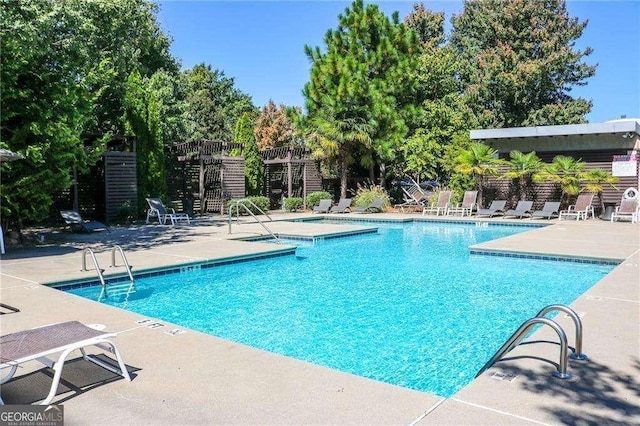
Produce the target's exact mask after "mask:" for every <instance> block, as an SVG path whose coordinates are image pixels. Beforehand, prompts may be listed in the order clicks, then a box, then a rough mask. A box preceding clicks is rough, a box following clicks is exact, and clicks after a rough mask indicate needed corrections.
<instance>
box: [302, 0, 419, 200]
mask: <svg viewBox="0 0 640 426" xmlns="http://www.w3.org/2000/svg"><path fill="white" fill-rule="evenodd" d="M338 20H339V23H338V27H337V29H335V30H329V31H327V33H326V35H325V38H324V43H325V50H321V49H320V48H319V47H315V48H312V47H310V46H305V52H306V54H307V56H308V58H309V60H310V61H311V78H310V81H309V82H308V83H307V84H306V85H305V87H304V90H303V94H304V96H305V98H306V107H307V112H308V114H309V117H310V120H308V123H315V124H316V125H318V124H320V123H319V122H320V121H323V120H324V121H326V122H327V126H324V127H325V128H331V127H333V128H335V129H337V128H342V129H343V131H344V132H345V134H351V135H356V134H359V135H360V136H359V137H357V138H351V137H349V138H339V139H336V140H335V141H334V142H335V143H336V144H339V145H344V146H342V147H341V148H340V149H337V150H333V151H331V150H330V152H329V153H333V154H332V155H337V156H339V158H338V162H339V163H341V164H345V165H347V166H348V163H349V159H353V158H359V159H360V161H361V164H362V165H364V166H366V167H369V168H370V175H372V174H373V166H374V163H376V162H378V164H380V165H382V166H383V165H384V163H385V162H386V161H388V160H390V159H392V158H393V157H394V155H395V148H396V147H397V145H398V144H399V143H401V141H402V139H403V137H404V136H405V135H406V133H407V126H406V123H405V121H404V117H403V115H404V113H405V111H406V110H407V109H409V108H410V107H411V106H412V105H414V104H413V103H414V99H415V96H416V90H415V85H414V84H413V82H412V81H411V80H410V79H409V78H408V77H407V75H408V71H409V70H410V69H412V67H413V65H414V63H415V61H416V60H417V55H411V53H412V52H414V53H415V52H416V51H417V50H418V49H419V41H418V39H417V37H416V34H415V32H414V31H410V30H409V29H408V28H407V27H406V26H405V25H404V24H402V23H400V22H399V19H398V14H397V13H395V14H394V15H393V16H392V18H391V20H389V18H387V17H386V16H385V15H384V14H383V13H382V12H380V10H379V9H378V7H377V6H375V5H372V4H368V5H366V6H365V5H364V3H363V2H362V0H356V1H355V2H353V4H352V5H351V6H350V7H349V8H347V9H346V10H345V12H344V13H343V14H341V15H339V17H338ZM351 125H352V126H353V127H351V128H345V126H351ZM320 127H322V126H320ZM363 129H367V132H368V136H367V137H362V136H365V135H362V131H363ZM325 130H326V129H325ZM333 133H334V132H325V137H329V134H333ZM329 145H330V144H329ZM329 145H326V146H329ZM381 168H382V167H381ZM343 180H344V181H343V182H342V185H341V186H342V187H346V175H343ZM343 195H344V194H343Z"/></svg>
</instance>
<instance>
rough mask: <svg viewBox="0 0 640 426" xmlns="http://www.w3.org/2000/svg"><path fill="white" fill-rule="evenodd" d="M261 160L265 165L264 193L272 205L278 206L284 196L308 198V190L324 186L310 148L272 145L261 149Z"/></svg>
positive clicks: (319, 188)
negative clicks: (266, 148) (275, 146)
mask: <svg viewBox="0 0 640 426" xmlns="http://www.w3.org/2000/svg"><path fill="white" fill-rule="evenodd" d="M262 162H263V164H264V166H265V167H264V173H265V176H264V193H265V195H266V196H267V197H268V198H269V200H270V201H271V204H272V208H277V207H279V203H280V202H281V201H282V198H284V197H286V198H288V197H301V198H302V199H303V200H305V201H304V202H306V198H307V193H309V192H313V191H321V190H322V177H321V175H320V170H319V168H318V165H317V163H316V162H315V161H314V160H312V159H311V158H310V151H309V150H308V149H307V148H304V147H292V146H281V147H277V148H272V149H269V150H267V151H264V152H263V153H262ZM285 172H286V173H285ZM285 187H286V192H285ZM305 208H306V205H305Z"/></svg>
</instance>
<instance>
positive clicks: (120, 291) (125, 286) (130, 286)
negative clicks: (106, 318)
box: [106, 281, 136, 297]
mask: <svg viewBox="0 0 640 426" xmlns="http://www.w3.org/2000/svg"><path fill="white" fill-rule="evenodd" d="M135 292H136V286H135V285H134V283H133V281H131V282H123V283H118V284H108V285H107V288H106V296H107V297H117V296H129V295H130V294H133V293H135Z"/></svg>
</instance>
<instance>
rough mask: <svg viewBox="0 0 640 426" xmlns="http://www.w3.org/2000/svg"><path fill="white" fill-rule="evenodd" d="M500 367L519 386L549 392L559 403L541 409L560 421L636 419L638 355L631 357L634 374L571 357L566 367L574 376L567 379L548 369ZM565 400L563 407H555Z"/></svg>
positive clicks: (639, 418) (638, 412) (623, 422)
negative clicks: (556, 376)
mask: <svg viewBox="0 0 640 426" xmlns="http://www.w3.org/2000/svg"><path fill="white" fill-rule="evenodd" d="M552 364H553V363H552ZM500 369H501V370H502V371H504V372H505V373H509V374H514V375H517V376H519V379H518V383H520V386H521V387H522V388H523V389H525V390H527V391H529V392H531V393H535V394H547V395H550V396H553V397H554V399H555V400H557V401H558V402H559V403H560V404H558V405H557V406H553V407H541V409H542V410H545V411H547V412H548V413H549V414H551V415H552V416H554V417H555V418H556V419H557V421H558V423H560V424H568V425H603V424H613V423H615V424H620V425H626V424H629V425H637V424H639V423H640V359H637V358H636V359H635V360H634V361H633V369H634V370H635V373H636V374H633V373H629V372H622V371H618V370H616V369H614V368H612V367H611V366H610V365H606V364H602V363H600V362H598V361H597V360H592V359H588V360H586V361H574V360H571V361H570V362H569V369H568V372H569V373H571V374H572V375H573V376H574V377H573V378H572V379H571V380H562V379H557V378H554V377H553V376H552V375H551V371H549V374H540V372H539V371H533V370H523V369H519V368H513V367H510V366H507V365H500ZM565 404H566V407H567V408H566V409H562V408H559V406H564V405H565ZM576 407H580V409H579V410H577V409H576ZM620 419H625V420H620ZM627 420H628V422H627Z"/></svg>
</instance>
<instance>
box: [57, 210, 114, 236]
mask: <svg viewBox="0 0 640 426" xmlns="http://www.w3.org/2000/svg"><path fill="white" fill-rule="evenodd" d="M60 216H62V219H64V223H66V224H67V225H69V227H70V228H71V231H72V232H89V233H90V232H94V231H107V232H111V230H110V229H109V227H108V226H107V225H105V224H104V223H102V222H98V221H95V220H84V219H82V216H80V213H78V212H77V211H75V210H62V211H60Z"/></svg>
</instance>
